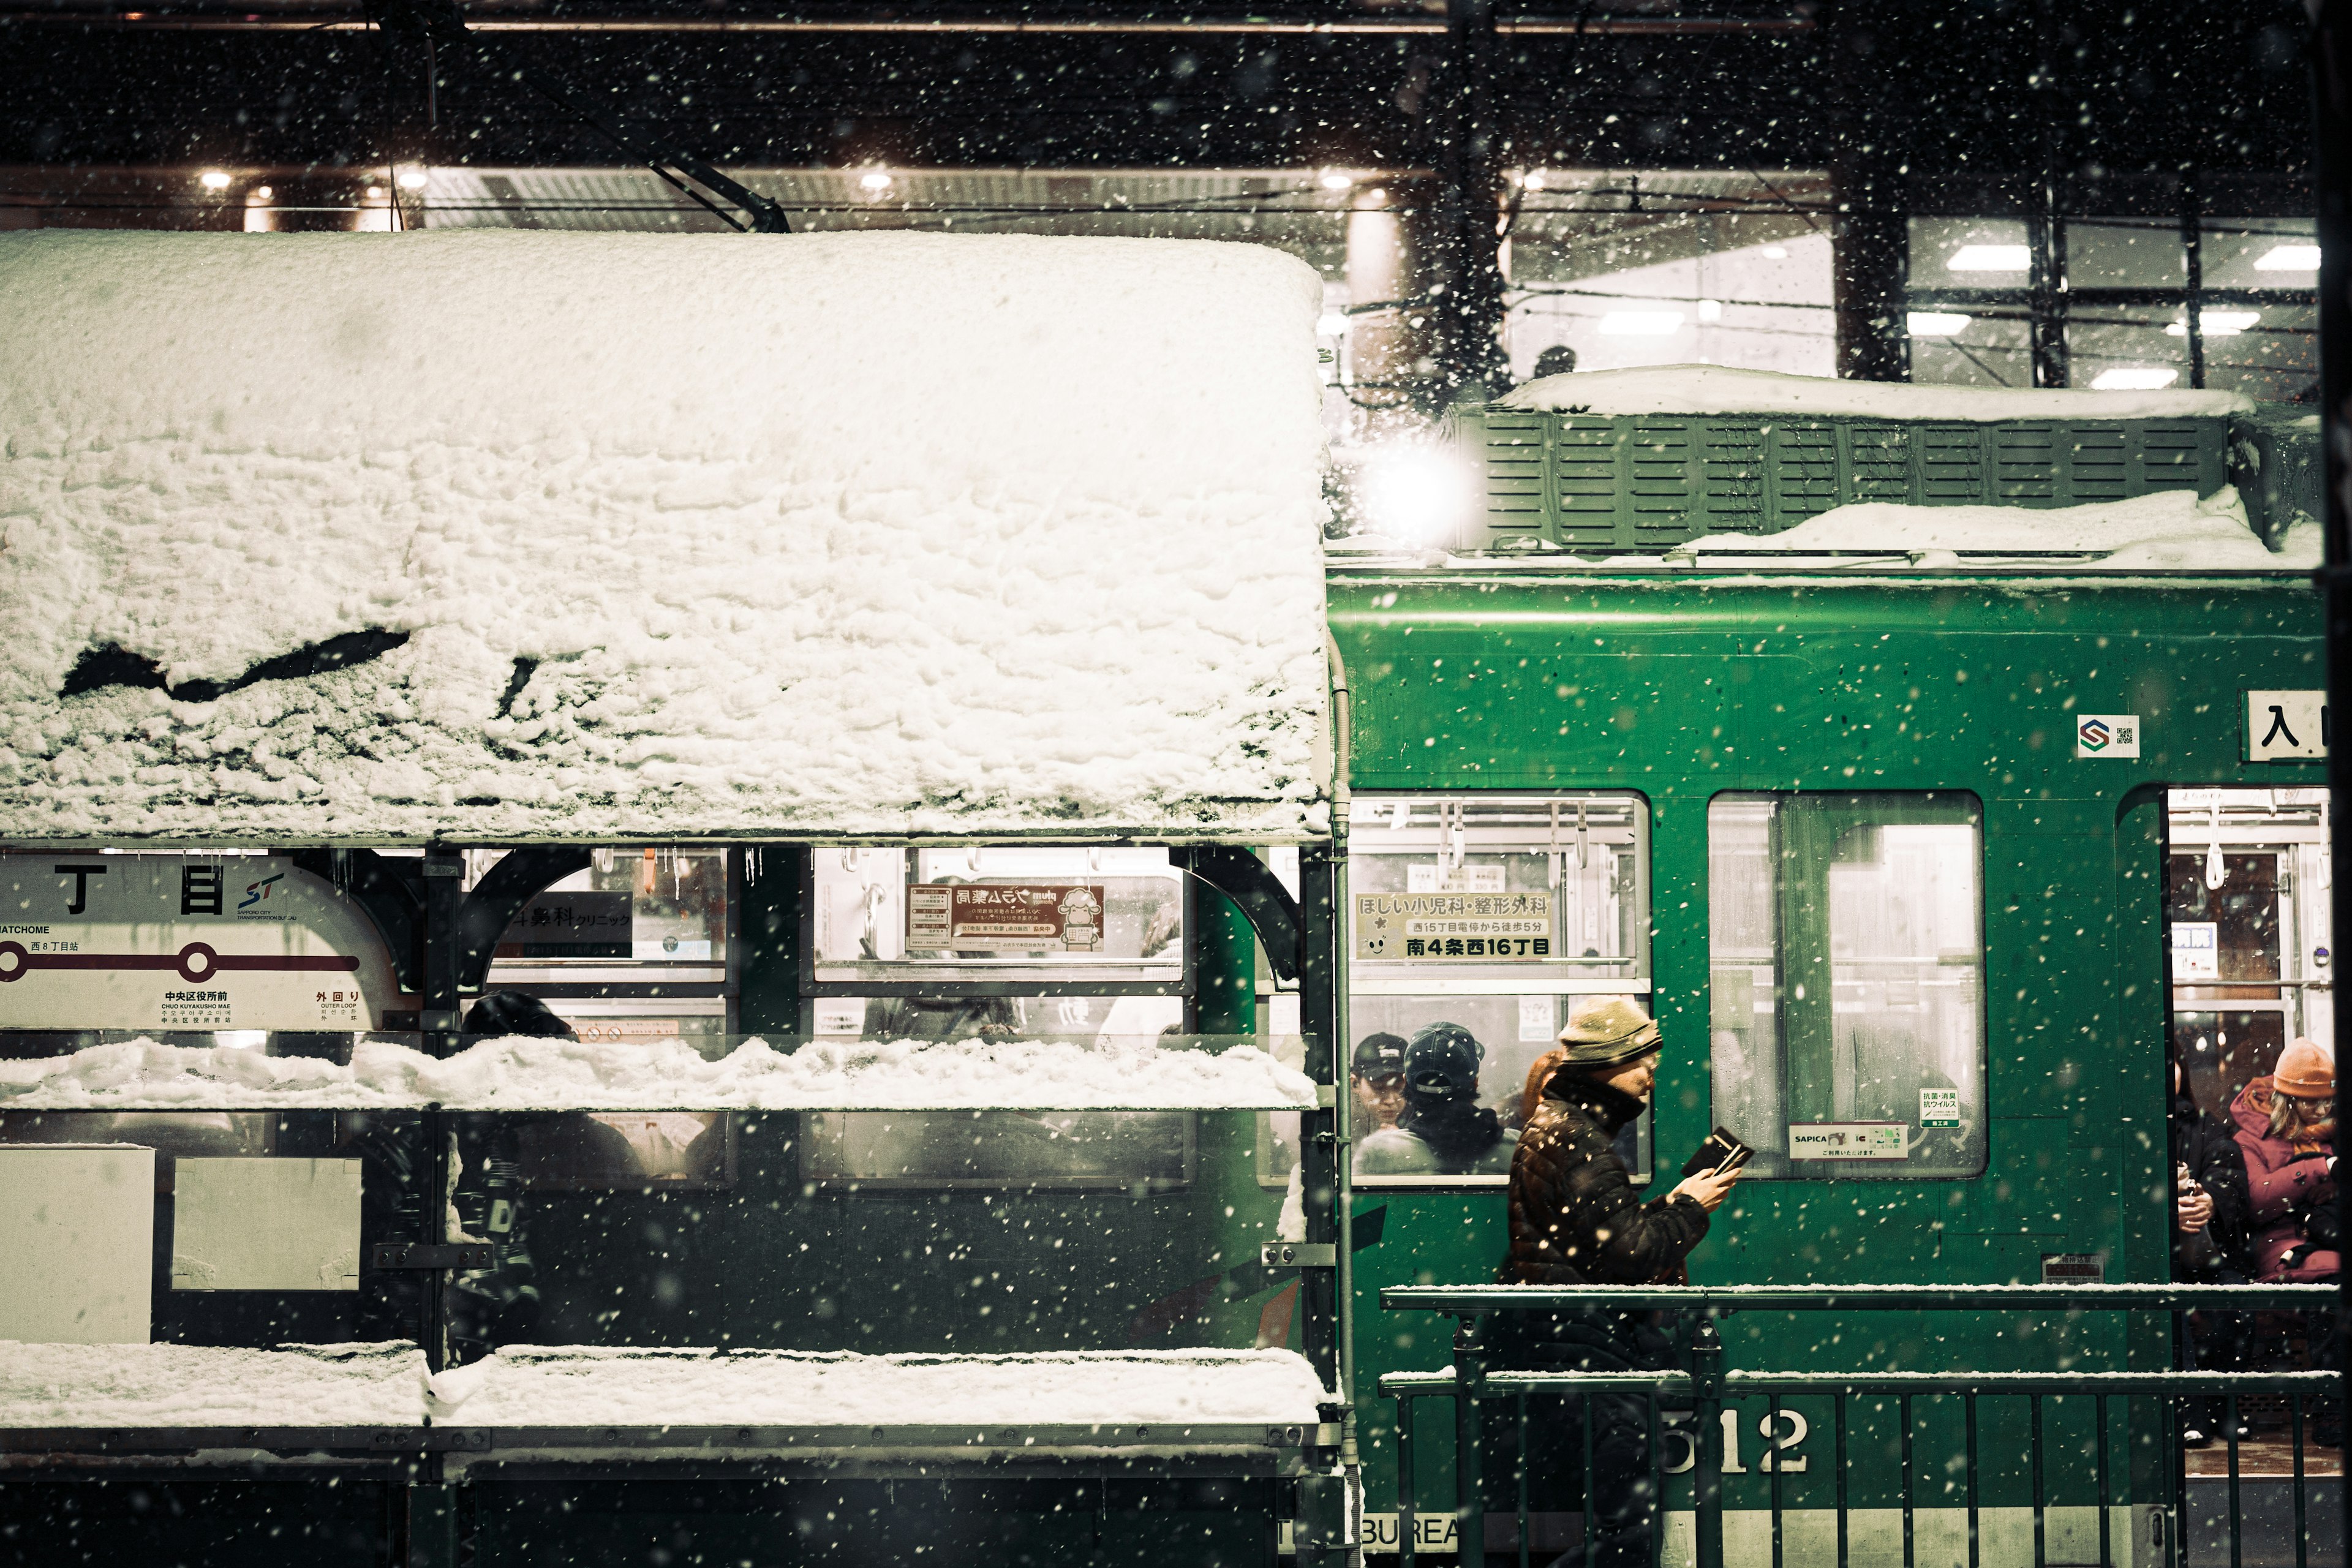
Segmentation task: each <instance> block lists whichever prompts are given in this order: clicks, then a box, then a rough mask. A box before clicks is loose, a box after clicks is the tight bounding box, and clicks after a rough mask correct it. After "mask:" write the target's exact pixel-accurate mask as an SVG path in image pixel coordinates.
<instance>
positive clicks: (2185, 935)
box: [2171, 921, 2221, 980]
mask: <svg viewBox="0 0 2352 1568" xmlns="http://www.w3.org/2000/svg"><path fill="white" fill-rule="evenodd" d="M2171 929H2172V978H2173V979H2175V980H2219V979H2221V926H2220V925H2219V924H2217V923H2216V922H2214V921H2175V922H2174V923H2173V926H2172V928H2171Z"/></svg>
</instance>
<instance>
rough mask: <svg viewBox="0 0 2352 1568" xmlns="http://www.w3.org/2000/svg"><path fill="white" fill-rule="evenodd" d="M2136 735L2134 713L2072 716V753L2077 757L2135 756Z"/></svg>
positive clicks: (2137, 748) (2137, 736)
mask: <svg viewBox="0 0 2352 1568" xmlns="http://www.w3.org/2000/svg"><path fill="white" fill-rule="evenodd" d="M2139 735H2140V723H2139V715H2138V714H2137V713H2077V714H2076V715H2074V754H2075V755H2076V756H2078V757H2137V756H2138V755H2139Z"/></svg>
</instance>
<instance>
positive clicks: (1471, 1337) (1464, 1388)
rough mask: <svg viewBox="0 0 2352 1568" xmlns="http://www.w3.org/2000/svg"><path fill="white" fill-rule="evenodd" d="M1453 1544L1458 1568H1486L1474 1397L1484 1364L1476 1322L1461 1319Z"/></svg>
mask: <svg viewBox="0 0 2352 1568" xmlns="http://www.w3.org/2000/svg"><path fill="white" fill-rule="evenodd" d="M1485 1392H1486V1358H1485V1353H1484V1352H1483V1350H1482V1348H1481V1347H1480V1345H1479V1343H1478V1320H1477V1319H1476V1318H1475V1317H1467V1316H1465V1317H1463V1318H1461V1319H1459V1320H1457V1321H1456V1322H1455V1325H1454V1544H1455V1547H1456V1549H1457V1550H1458V1551H1459V1552H1461V1553H1462V1555H1461V1556H1460V1557H1459V1558H1457V1559H1456V1560H1455V1561H1456V1563H1457V1564H1458V1565H1459V1568H1486V1476H1485V1466H1484V1465H1483V1464H1481V1463H1480V1456H1479V1452H1478V1438H1479V1436H1480V1426H1479V1421H1478V1396H1479V1395H1480V1394H1483V1393H1485Z"/></svg>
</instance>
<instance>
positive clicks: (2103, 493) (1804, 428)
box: [1451, 406, 2230, 552]
mask: <svg viewBox="0 0 2352 1568" xmlns="http://www.w3.org/2000/svg"><path fill="white" fill-rule="evenodd" d="M1451 417H1452V426H1451V427H1452V431H1453V435H1454V439H1455V440H1456V441H1457V442H1459V443H1460V444H1461V446H1462V447H1463V448H1464V449H1465V450H1466V451H1467V452H1468V453H1469V454H1470V455H1471V456H1472V457H1473V458H1475V460H1476V461H1477V463H1478V465H1479V471H1480V475H1481V478H1482V480H1483V483H1484V489H1485V497H1486V509H1485V511H1484V514H1483V515H1482V516H1480V517H1479V518H1477V519H1476V520H1475V522H1474V523H1473V525H1472V527H1471V529H1470V531H1469V533H1468V535H1467V536H1466V537H1465V538H1463V539H1461V540H1460V541H1458V542H1457V543H1456V548H1458V549H1466V550H1514V549H1525V548H1528V545H1529V544H1530V542H1534V541H1541V542H1544V543H1547V544H1552V545H1556V546H1559V548H1561V549H1564V550H1570V551H1588V550H1590V551H1601V550H1605V551H1612V552H1629V551H1630V552H1643V551H1664V550H1669V549H1672V548H1673V547H1674V546H1675V545H1677V544H1682V543H1685V542H1688V541H1690V540H1693V539H1697V538H1701V537H1703V536H1705V535H1706V534H1710V533H1747V534H1771V533H1778V532H1780V531H1781V530H1783V529H1787V528H1793V527H1795V526H1796V525H1797V524H1798V523H1801V522H1802V521H1805V520H1806V519H1807V518H1810V517H1813V516H1816V515H1818V514H1819V513H1822V512H1824V511H1827V510H1830V509H1831V508H1832V507H1837V506H1844V505H1846V504H1848V503H1849V502H1853V501H1893V502H1896V503H1900V504H1904V505H1909V506H2021V507H2061V506H2081V505H2084V504H2086V503H2088V502H2092V501H2111V500H2126V499H2127V498H2129V497H2132V496H2143V495H2147V494H2150V493H2152V492H2154V491H2157V490H2173V489H2185V490H2194V491H2195V492H2196V493H2197V494H2199V495H2200V496H2205V495H2210V494H2212V493H2213V492H2214V491H2215V490H2218V489H2221V487H2222V486H2223V485H2225V484H2227V483H2229V482H2230V432H2229V427H2228V421H2226V420H2224V419H2219V418H2191V419H2114V420H2095V421H2094V420H2073V421H2060V420H2049V419H2030V420H2012V421H2009V422H2006V423H2001V424H1960V423H1954V422H1936V421H1927V420H1886V419H1864V418H1832V417H1817V418H1791V417H1790V416H1785V415H1762V414H1746V415H1742V414H1729V415H1682V414H1639V415H1635V414H1620V415H1592V414H1546V413H1538V412H1532V411H1527V410H1520V409H1512V408H1500V407H1491V406H1489V407H1465V408H1457V409H1455V410H1454V414H1453V415H1452V416H1451Z"/></svg>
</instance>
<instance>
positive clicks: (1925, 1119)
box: [1919, 1089, 1960, 1127]
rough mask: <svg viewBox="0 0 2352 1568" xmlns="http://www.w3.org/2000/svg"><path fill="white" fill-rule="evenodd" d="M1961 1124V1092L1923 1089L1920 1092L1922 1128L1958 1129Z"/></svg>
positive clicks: (1920, 1120) (1920, 1122)
mask: <svg viewBox="0 0 2352 1568" xmlns="http://www.w3.org/2000/svg"><path fill="white" fill-rule="evenodd" d="M1959 1124H1960V1091H1959V1090H1958V1089H1921V1090H1920V1091H1919V1125H1920V1126H1922V1127H1958V1125H1959Z"/></svg>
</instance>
